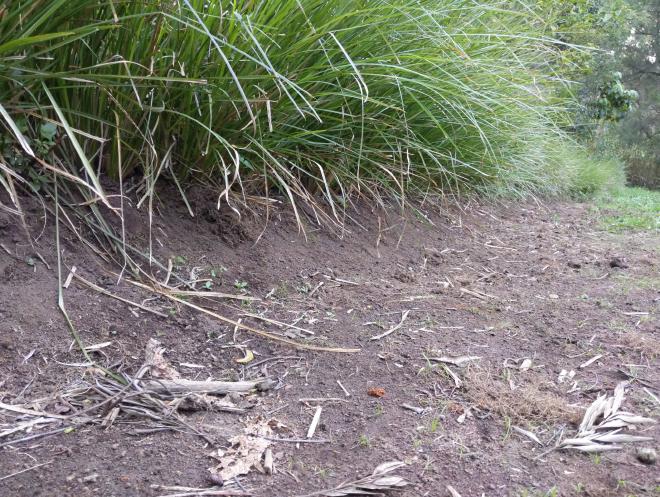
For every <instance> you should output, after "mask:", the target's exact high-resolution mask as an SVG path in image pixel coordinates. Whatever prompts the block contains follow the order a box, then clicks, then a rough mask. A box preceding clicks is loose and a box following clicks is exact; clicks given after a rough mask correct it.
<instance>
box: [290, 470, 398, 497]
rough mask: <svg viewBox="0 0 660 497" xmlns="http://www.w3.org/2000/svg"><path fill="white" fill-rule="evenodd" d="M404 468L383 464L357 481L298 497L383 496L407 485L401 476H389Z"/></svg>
mask: <svg viewBox="0 0 660 497" xmlns="http://www.w3.org/2000/svg"><path fill="white" fill-rule="evenodd" d="M402 466H405V464H404V463H402V462H400V461H390V462H385V463H383V464H381V465H380V466H378V467H377V468H376V469H374V472H373V473H372V474H370V475H369V476H366V477H364V478H361V479H359V480H355V481H351V482H347V483H342V484H341V485H339V486H337V487H335V488H330V489H327V490H319V491H318V492H313V493H311V494H307V495H304V496H299V497H314V496H325V497H344V496H346V495H383V492H386V491H389V490H394V489H396V488H401V487H405V486H406V485H409V482H408V480H406V479H405V478H403V477H401V476H397V475H390V474H389V473H391V472H392V471H394V470H396V469H399V468H401V467H402Z"/></svg>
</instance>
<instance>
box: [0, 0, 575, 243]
mask: <svg viewBox="0 0 660 497" xmlns="http://www.w3.org/2000/svg"><path fill="white" fill-rule="evenodd" d="M542 32H543V21H542V19H540V18H539V17H538V16H537V15H536V14H535V12H534V10H533V2H527V1H524V0H519V1H515V0H514V1H504V0H502V1H489V2H475V1H471V0H470V1H468V0H416V1H410V0H336V1H332V2H328V1H326V0H267V1H266V0H234V1H231V2H230V1H217V2H207V1H203V0H173V1H170V2H162V1H151V0H146V1H141V2H122V1H118V0H108V1H99V0H20V1H15V2H10V3H4V4H3V5H2V7H0V114H1V117H0V123H1V124H2V126H4V128H5V133H4V134H3V136H2V138H1V139H0V154H1V161H0V182H1V184H2V186H3V187H4V189H5V190H6V192H7V193H8V194H9V196H10V198H11V200H12V201H13V205H11V202H9V203H7V202H6V203H5V204H3V207H4V208H5V209H9V210H12V211H13V212H15V213H19V211H20V205H19V201H18V198H19V197H18V195H17V193H16V192H17V189H18V188H23V189H25V190H28V191H32V192H38V193H41V192H45V193H46V195H50V196H51V197H54V186H55V185H56V186H57V187H58V188H59V190H58V197H57V198H58V200H59V202H60V204H61V205H62V207H63V209H64V210H65V211H66V212H67V213H68V214H67V217H66V219H68V220H73V219H75V218H76V216H78V217H79V218H80V219H83V220H84V222H85V224H86V225H87V226H90V227H92V228H93V229H92V231H91V233H92V234H91V235H89V236H92V242H93V243H94V244H98V243H100V244H101V245H104V246H106V247H107V246H108V244H109V245H110V246H114V247H117V246H120V245H121V244H120V243H119V242H120V240H121V234H118V233H117V232H116V231H117V228H116V223H113V222H110V221H109V218H114V217H116V216H115V215H117V216H121V213H122V207H123V202H124V199H125V198H126V196H125V195H124V185H123V180H124V179H125V178H126V177H127V176H132V177H133V178H134V179H135V178H137V180H138V183H137V186H135V185H134V186H135V187H134V188H133V189H132V192H131V194H132V195H134V196H135V199H136V201H137V205H138V206H139V207H143V208H144V209H145V211H147V212H149V216H150V217H151V212H152V211H151V209H152V207H153V203H154V201H155V197H156V195H157V191H158V190H157V184H158V182H159V180H160V179H161V178H166V179H167V180H169V181H171V182H173V183H174V184H175V185H176V186H177V187H178V189H179V191H180V193H181V196H182V199H183V201H184V202H186V203H187V200H186V196H185V191H186V187H187V185H189V184H191V182H200V183H203V184H205V185H207V186H210V187H213V188H215V189H216V191H217V192H218V205H220V204H229V206H230V207H232V208H234V209H237V210H239V209H240V208H241V207H244V206H246V205H247V206H249V204H250V202H251V199H254V198H261V199H263V198H264V197H268V198H273V197H275V196H277V198H283V199H284V200H286V201H288V203H289V205H290V206H291V207H292V209H293V211H294V212H295V214H296V216H297V217H298V219H299V220H300V221H301V223H302V219H301V216H304V215H306V214H304V213H303V212H302V211H301V209H299V208H298V206H300V205H301V204H303V203H304V204H306V205H307V206H308V207H310V208H311V209H310V208H308V209H305V212H311V213H312V221H315V222H319V223H321V224H333V223H334V224H341V222H342V220H343V219H344V211H345V209H347V208H348V207H349V206H350V204H351V202H352V200H353V199H355V198H359V197H368V198H370V199H372V200H376V201H377V202H382V199H384V198H388V199H394V200H395V201H397V202H398V203H400V204H402V205H403V204H404V203H405V198H406V197H410V196H416V195H425V194H429V193H438V192H447V191H450V192H462V191H487V190H489V189H493V188H496V189H498V190H500V191H505V192H511V193H521V194H524V193H528V192H533V193H543V192H547V191H549V192H552V193H555V192H558V191H564V190H566V189H567V188H570V187H571V185H570V184H567V183H570V182H567V181H565V177H564V175H563V171H564V170H569V169H570V167H572V166H571V165H569V164H565V163H564V161H558V160H557V158H556V154H555V151H556V150H555V148H556V147H555V145H556V146H557V147H561V146H562V145H561V144H562V143H563V142H565V140H566V137H565V136H564V135H563V134H562V132H561V131H560V130H559V128H558V127H557V125H556V123H557V122H560V121H561V119H562V115H563V108H564V102H562V101H557V100H556V99H555V97H553V95H557V94H558V93H557V92H554V88H555V86H556V85H558V84H560V82H559V81H558V78H557V76H556V75H555V74H554V73H553V71H552V60H553V57H554V51H555V50H556V44H553V42H552V41H551V40H547V39H545V38H543V36H542ZM573 176H574V174H573V173H571V176H570V177H573ZM103 178H112V179H114V181H115V182H116V183H117V185H118V189H119V192H120V195H118V196H117V195H109V194H108V193H107V192H106V189H105V188H104V186H103V185H104V184H106V183H104V181H102V179H103ZM104 206H105V207H104ZM73 224H74V223H73V222H72V226H73ZM81 236H82V235H81ZM97 242H98V243H97ZM123 249H125V246H123V247H122V250H123Z"/></svg>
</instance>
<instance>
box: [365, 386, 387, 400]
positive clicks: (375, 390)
mask: <svg viewBox="0 0 660 497" xmlns="http://www.w3.org/2000/svg"><path fill="white" fill-rule="evenodd" d="M367 394H368V395H369V396H370V397H378V398H380V397H385V389H384V388H379V387H371V388H369V390H367Z"/></svg>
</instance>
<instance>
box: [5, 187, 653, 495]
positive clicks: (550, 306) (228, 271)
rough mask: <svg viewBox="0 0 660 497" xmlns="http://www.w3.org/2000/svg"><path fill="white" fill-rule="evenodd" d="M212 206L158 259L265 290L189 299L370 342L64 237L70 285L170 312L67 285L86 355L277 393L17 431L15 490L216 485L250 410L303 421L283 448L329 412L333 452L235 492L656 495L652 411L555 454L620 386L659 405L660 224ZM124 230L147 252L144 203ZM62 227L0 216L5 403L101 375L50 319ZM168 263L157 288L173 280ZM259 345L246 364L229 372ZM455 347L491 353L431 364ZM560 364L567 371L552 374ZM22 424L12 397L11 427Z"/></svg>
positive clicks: (508, 212) (174, 219) (278, 457)
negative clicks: (182, 297) (343, 225)
mask: <svg viewBox="0 0 660 497" xmlns="http://www.w3.org/2000/svg"><path fill="white" fill-rule="evenodd" d="M209 206H211V208H205V204H204V203H203V201H202V200H199V201H198V202H197V205H196V206H194V207H195V208H196V209H197V211H198V212H200V213H201V215H199V216H198V217H196V218H194V219H191V218H190V217H187V216H186V213H185V211H184V210H183V208H181V207H179V206H164V207H162V208H161V209H160V211H159V213H160V215H159V216H158V217H157V218H156V221H155V225H154V231H153V236H154V240H153V243H154V251H155V253H156V255H157V256H158V257H160V258H161V260H165V261H167V259H168V258H169V259H170V260H172V264H173V273H174V276H179V277H180V278H182V279H184V280H191V279H193V280H197V281H198V282H197V283H196V285H195V287H196V289H197V290H202V291H204V290H205V288H206V287H208V288H209V289H210V290H211V291H219V292H224V293H230V294H239V295H246V296H252V297H256V298H258V300H253V301H237V300H228V299H200V298H198V297H189V298H188V299H187V300H186V301H187V302H194V303H196V304H199V305H203V306H204V307H207V308H209V309H214V310H215V311H216V312H217V313H219V314H221V315H223V316H227V317H229V318H232V319H234V320H238V319H239V318H240V319H241V320H242V321H241V322H242V323H244V324H249V325H251V326H254V327H257V328H259V329H263V330H268V331H269V332H271V333H273V334H275V335H277V336H279V337H286V338H288V339H291V340H296V341H298V342H301V343H306V344H310V345H315V346H325V347H345V348H359V349H360V352H358V353H353V354H345V353H321V352H314V351H308V350H297V349H295V348H292V347H290V346H288V345H285V344H281V343H278V342H275V341H272V340H268V339H264V338H262V337H259V336H256V335H255V334H253V333H250V332H247V331H244V330H241V329H236V328H235V327H234V326H232V325H230V324H227V323H224V322H221V321H218V320H217V319H215V318H213V317H212V316H209V315H204V314H201V313H199V312H197V311H195V310H194V309H191V308H189V307H187V306H186V305H184V304H179V303H176V302H173V301H171V300H168V299H166V298H163V297H162V296H158V295H155V294H154V293H153V292H149V291H147V290H143V289H139V288H136V287H134V286H132V285H130V284H128V283H127V282H126V281H122V282H121V283H120V284H119V285H116V284H115V283H116V278H115V277H114V276H113V274H112V271H114V270H115V269H116V268H113V267H111V266H107V265H103V264H102V263H101V262H99V260H98V258H96V257H95V256H93V255H91V254H90V253H89V252H87V251H86V250H84V249H83V248H82V246H81V244H80V243H79V242H78V241H77V240H76V239H75V238H74V237H73V236H72V235H71V233H69V232H64V231H63V232H62V236H63V238H64V240H63V246H62V249H63V262H64V264H65V267H64V276H66V274H67V273H68V270H69V268H70V267H71V266H76V267H77V268H78V273H77V274H80V275H82V276H83V277H84V278H86V279H87V280H89V281H91V282H92V283H94V284H95V285H97V286H98V287H99V288H101V289H104V290H105V291H107V292H112V293H113V294H117V295H121V296H123V297H125V298H127V299H129V300H131V301H134V302H138V303H143V304H144V305H145V306H147V307H149V308H152V309H156V310H158V311H159V312H161V313H162V314H164V315H165V316H166V317H159V316H156V315H153V314H151V313H148V312H146V311H144V310H141V309H138V308H130V306H128V305H126V304H125V303H123V302H119V301H117V300H114V299H111V298H109V297H108V296H106V295H104V294H102V293H100V292H99V291H97V290H93V289H90V288H89V287H88V286H85V285H82V284H81V283H80V282H79V281H77V280H75V279H74V280H73V282H72V283H71V285H70V286H69V287H68V288H67V289H66V290H64V298H65V304H66V307H67V309H68V312H69V314H70V316H71V319H72V321H73V323H74V324H75V326H76V328H77V330H78V332H79V334H80V336H81V338H82V340H83V342H84V343H85V344H86V345H87V346H89V345H92V344H99V343H104V342H111V344H109V345H107V346H105V347H103V348H102V349H101V350H100V351H92V352H90V354H91V355H92V358H93V359H94V360H95V361H97V363H98V365H100V366H105V367H108V368H110V369H112V370H113V371H124V372H126V373H127V374H129V375H135V374H136V373H137V371H138V369H139V368H140V366H141V365H142V364H143V362H144V349H145V346H146V344H147V342H148V341H149V339H150V338H155V339H157V340H159V341H160V342H161V343H162V344H163V346H164V347H166V349H167V352H166V358H167V359H168V360H169V362H170V364H171V365H172V366H173V367H174V368H176V369H177V370H178V371H179V373H180V374H181V375H182V376H183V377H185V378H190V379H200V380H205V379H208V378H214V379H225V380H239V379H249V378H254V377H262V376H268V377H270V378H272V379H273V380H275V383H274V386H273V387H272V388H270V389H268V390H267V391H265V392H261V393H257V394H251V395H249V396H248V397H245V398H241V399H238V401H239V402H245V401H248V403H249V406H247V411H246V412H245V413H231V412H208V411H201V410H194V409H193V410H190V411H186V413H183V414H181V416H183V418H182V419H185V422H186V423H188V425H189V426H190V427H191V428H190V429H188V430H177V431H172V430H159V431H154V430H152V429H150V427H151V428H153V424H154V423H155V422H154V421H153V420H151V421H150V420H148V419H145V418H140V416H135V417H133V418H128V417H124V416H123V415H120V416H118V418H117V419H116V420H115V422H114V423H113V424H111V426H109V427H107V428H103V427H100V426H98V425H96V424H89V425H83V426H80V427H77V428H75V429H68V430H65V431H64V432H62V431H61V430H60V432H58V433H56V434H53V435H51V436H38V437H35V438H31V439H27V440H23V441H16V440H20V439H26V438H29V437H30V436H31V435H39V434H43V433H45V432H48V431H51V430H56V429H57V428H58V426H59V425H58V421H57V420H54V421H53V423H51V424H48V425H45V426H39V427H38V428H35V429H33V430H32V431H28V430H23V431H20V432H17V433H14V434H11V435H6V436H4V437H3V438H0V478H1V479H0V495H2V496H3V497H14V496H16V497H17V496H36V495H41V496H64V495H102V496H151V495H166V494H172V493H176V492H175V491H172V490H169V491H166V490H159V489H158V488H156V487H154V485H163V486H184V487H196V488H202V487H203V488H206V487H211V486H213V485H214V484H215V483H217V480H216V481H213V480H212V479H211V478H210V472H209V471H208V468H209V467H212V466H215V465H216V464H217V461H214V460H213V459H212V458H211V457H209V454H210V453H211V452H213V451H215V452H217V448H223V447H225V448H226V447H227V445H228V442H227V441H228V439H229V438H231V437H232V436H234V435H236V434H237V433H239V432H240V431H241V429H242V427H243V426H244V423H249V422H250V421H249V420H254V419H257V418H258V417H261V418H264V419H271V418H272V419H276V420H278V421H279V423H281V424H282V425H285V426H286V427H287V429H286V431H285V432H282V433H279V434H277V435H276V436H277V437H278V438H286V439H289V440H291V439H305V438H306V434H307V431H308V427H309V425H310V423H311V421H312V418H313V415H314V414H315V412H316V410H317V409H316V407H317V406H318V405H320V406H322V412H321V417H320V420H319V424H318V427H317V428H316V432H315V434H314V435H313V437H312V440H321V441H326V442H325V443H295V442H291V441H286V442H273V443H272V445H271V449H272V453H273V457H274V474H272V475H267V474H262V473H260V472H259V471H257V470H254V469H253V470H251V471H250V473H248V474H247V475H246V476H242V477H239V479H238V483H237V482H235V481H231V482H227V483H226V487H227V488H231V489H233V490H234V491H236V492H240V491H249V492H252V494H253V495H255V496H295V495H303V494H307V493H310V492H313V491H316V490H321V489H324V488H329V487H332V486H334V485H338V484H339V483H341V482H343V481H347V480H352V479H355V478H359V477H362V476H365V475H368V474H370V473H371V472H372V471H373V469H374V468H375V467H376V466H377V465H378V464H380V463H382V462H385V461H390V460H400V461H403V462H405V463H406V464H407V465H406V466H405V468H403V469H400V470H398V471H397V474H400V475H402V476H404V477H406V478H408V479H409V480H410V482H411V483H412V484H411V485H410V486H408V487H406V488H403V489H399V490H395V491H393V492H392V495H400V496H402V497H403V496H406V497H412V496H426V495H428V496H439V495H449V494H448V493H447V490H446V486H447V485H451V486H452V487H454V488H455V489H456V490H457V491H458V492H460V494H461V495H463V496H464V497H467V496H480V495H487V496H508V495H511V496H514V495H521V496H522V495H546V494H547V495H592V496H606V495H657V493H654V492H657V489H658V485H659V484H660V481H658V479H657V478H658V477H657V475H658V466H657V464H656V465H655V466H646V465H644V464H642V463H640V462H639V461H638V460H637V459H636V457H635V451H636V448H637V447H639V446H643V447H652V448H653V447H655V448H657V445H658V444H657V441H658V440H660V432H659V430H658V428H657V427H656V426H657V425H656V426H650V427H646V428H642V429H641V430H638V431H637V433H636V434H638V435H639V434H643V435H646V436H650V437H654V441H652V442H645V443H642V444H635V445H632V444H630V445H625V446H624V448H623V449H622V450H618V451H612V452H606V453H603V454H602V455H589V454H581V453H577V452H575V451H549V449H551V448H552V447H553V446H554V445H555V444H556V443H557V441H558V440H559V439H564V438H567V437H571V436H573V435H574V434H575V430H576V428H577V423H579V421H580V419H581V418H582V416H583V414H584V411H585V409H586V408H587V407H588V406H589V405H590V404H591V402H593V401H594V399H596V397H597V396H598V395H599V394H603V393H607V394H611V393H612V391H613V390H614V388H615V387H616V385H617V384H619V383H620V382H621V381H624V380H628V381H629V382H630V385H629V388H628V389H627V392H626V396H625V400H624V405H623V408H625V410H627V411H630V412H632V413H635V414H637V415H641V416H647V417H648V416H650V417H655V418H658V417H660V406H659V405H658V403H657V398H656V399H655V400H654V398H653V395H656V396H657V395H658V391H659V390H660V383H659V379H660V371H659V370H658V364H659V361H658V354H660V347H659V344H660V331H659V329H658V321H657V311H658V302H659V297H660V294H659V289H660V279H659V277H658V267H659V264H660V254H659V253H658V247H660V237H659V236H658V234H657V233H649V232H640V233H620V234H613V233H608V232H605V231H603V230H601V229H600V228H599V226H598V223H597V220H596V219H594V218H593V214H590V211H589V208H588V205H585V204H562V203H553V204H548V205H537V204H532V203H529V204H516V205H504V206H501V205H500V206H493V205H477V204H471V205H469V206H467V207H466V208H465V209H464V210H462V211H459V210H457V209H455V208H450V209H448V211H447V212H444V213H443V212H424V210H423V209H422V212H423V215H418V216H411V217H409V218H406V219H404V218H400V217H398V216H396V215H395V214H390V215H387V216H386V215H384V214H382V213H380V215H379V214H378V213H375V214H372V213H371V212H369V211H368V210H367V209H364V210H363V211H362V212H361V213H360V214H356V215H355V219H354V220H353V221H352V222H349V223H348V224H349V226H350V230H351V232H350V233H345V234H344V236H343V237H342V238H339V237H337V236H335V235H332V234H329V233H327V232H324V231H320V230H311V229H308V231H307V239H306V240H305V239H304V237H303V236H302V235H301V234H299V232H298V229H297V227H296V225H295V223H294V222H293V221H292V220H291V219H290V214H288V213H284V212H283V213H279V214H278V213H276V214H273V213H271V218H270V222H269V224H268V225H267V227H266V229H265V231H263V230H264V226H263V224H262V223H260V222H257V221H255V220H251V219H247V218H246V219H244V220H243V221H242V222H241V223H240V224H239V223H237V221H236V220H235V219H234V218H233V217H231V216H230V215H229V214H222V215H219V214H218V213H217V212H216V211H214V210H213V209H212V204H211V203H209ZM3 216H4V215H3ZM40 216H41V212H40V210H39V209H38V208H35V209H34V210H33V211H31V215H30V217H29V218H28V221H29V224H30V228H31V230H33V232H34V234H35V236H36V235H37V234H38V233H39V232H40V230H41V229H42V226H41V224H40V223H41V222H42V220H41V219H40ZM128 220H129V226H128V227H129V229H130V230H131V232H132V233H133V241H134V242H135V243H136V244H142V245H143V246H144V244H145V243H146V242H147V240H148V227H147V225H146V224H145V223H144V222H143V221H142V220H141V218H140V216H138V215H137V214H135V213H132V214H131V216H130V217H129V219H128ZM262 231H263V234H262ZM53 233H54V232H53V227H52V226H51V225H50V222H49V223H47V226H46V228H45V230H44V232H43V235H42V236H41V237H40V238H39V241H38V245H37V248H36V250H33V249H32V248H31V247H30V246H29V244H27V243H26V241H25V238H24V236H23V234H22V230H21V229H20V228H19V227H18V226H17V225H16V224H15V223H14V221H13V220H10V219H9V218H7V217H2V218H0V242H2V250H0V401H1V402H3V403H4V404H7V405H9V404H11V405H15V406H16V405H22V406H28V407H30V408H35V409H36V408H37V407H39V408H40V409H42V410H44V411H47V412H49V413H57V414H59V415H60V416H69V415H72V414H75V412H76V411H77V410H80V406H75V405H73V406H72V405H68V404H67V402H66V399H65V398H59V400H58V397H57V396H56V394H57V393H58V392H63V391H66V389H67V388H68V386H70V385H75V384H77V382H80V381H81V379H82V380H84V379H86V380H89V379H90V378H93V377H94V375H95V374H98V368H96V366H90V365H88V364H87V363H86V359H85V358H84V357H83V356H82V354H81V353H80V352H79V351H78V350H77V348H76V347H75V346H72V342H73V340H72V338H71V334H70V332H69V330H68V329H67V327H66V324H65V322H64V320H63V317H62V315H61V313H60V312H59V311H58V309H57V305H56V304H57V300H56V297H57V274H56V262H57V261H56V257H55V250H54V244H53V239H54V234H53ZM260 235H261V236H260ZM257 240H258V241H257ZM36 252H38V253H39V254H40V255H41V256H42V257H43V259H44V261H45V262H46V263H47V264H48V265H49V266H50V269H49V268H47V267H46V265H45V264H44V263H43V262H42V261H41V260H40V259H39V257H38V256H37V255H36ZM152 271H153V274H154V276H155V277H157V278H158V279H159V280H160V281H163V280H164V279H165V277H166V274H165V273H166V271H163V270H160V271H157V270H156V269H153V270H152ZM127 277H128V275H127ZM171 279H172V282H173V283H174V282H176V280H175V279H173V277H172V278H171ZM253 316H258V317H253ZM263 318H267V319H271V320H276V321H278V322H285V323H288V324H289V325H293V326H294V327H289V328H281V327H278V326H275V325H273V324H272V323H269V322H267V321H265V320H264V319H263ZM398 325H400V326H398ZM303 330H305V331H303ZM310 332H313V334H311V333H310ZM382 335H384V336H382ZM379 336H382V337H380V338H378V339H371V338H372V337H379ZM246 349H249V350H250V351H251V352H253V354H254V356H255V358H254V360H253V361H252V362H250V363H247V364H239V363H237V362H236V360H237V359H239V358H241V357H243V356H244V355H245V354H246V353H247V352H246ZM443 356H444V357H445V358H450V359H451V358H453V359H456V358H457V357H459V358H460V357H461V356H475V357H478V358H473V359H470V360H466V359H465V357H463V360H462V361H461V360H459V361H458V362H460V363H461V364H460V365H454V364H451V363H446V362H445V363H443V362H438V361H434V360H432V358H439V357H443ZM594 357H596V359H595V360H593V361H591V362H590V360H591V359H593V358H594ZM585 363H587V365H586V366H584V367H580V366H581V365H584V364H585ZM562 370H565V371H564V374H565V375H568V376H569V377H568V378H565V379H563V378H562V380H563V381H560V379H559V376H560V373H561V372H562ZM571 372H574V375H573V373H571ZM452 375H453V377H452ZM342 387H343V388H342ZM344 389H345V391H346V392H348V394H350V396H348V395H347V394H346V392H345V391H344ZM370 389H371V390H370ZM381 389H382V390H381ZM370 393H371V395H370ZM380 394H384V395H382V396H381V397H378V396H374V395H380ZM325 398H332V399H336V400H324V399H325ZM40 399H41V400H40ZM301 399H302V400H301ZM304 399H312V400H304ZM318 399H320V400H318ZM34 400H36V401H37V402H35V403H32V404H30V402H31V401H34ZM404 404H405V405H406V406H407V407H402V406H403V405H404ZM103 414H104V415H105V414H107V411H104V412H103ZM30 419H31V417H30V416H27V415H24V414H21V413H19V412H14V411H9V410H6V409H0V423H3V425H2V426H1V427H0V429H6V428H7V427H9V426H15V424H16V423H17V422H20V421H26V420H30ZM519 429H522V430H527V431H529V432H532V433H533V434H535V436H536V437H537V438H538V440H539V441H540V443H541V445H539V444H538V443H536V442H534V441H533V440H532V439H530V437H528V436H527V435H525V434H523V433H521V432H520V431H519ZM193 431H197V432H198V434H195V433H193ZM200 433H201V434H202V435H203V436H200ZM274 437H275V435H274ZM42 464H43V465H42ZM37 465H41V466H38V467H36V466H37ZM22 470H27V471H25V472H23V473H20V474H15V475H14V473H17V472H20V471H22ZM553 488H555V489H556V490H552V489H553ZM552 492H556V493H552Z"/></svg>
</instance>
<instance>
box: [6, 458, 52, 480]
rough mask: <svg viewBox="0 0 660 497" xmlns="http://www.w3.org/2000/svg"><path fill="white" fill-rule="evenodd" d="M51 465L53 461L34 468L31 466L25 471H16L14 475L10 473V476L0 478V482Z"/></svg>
mask: <svg viewBox="0 0 660 497" xmlns="http://www.w3.org/2000/svg"><path fill="white" fill-rule="evenodd" d="M52 463H53V461H48V462H43V463H41V464H37V465H35V466H31V467H29V468H26V469H22V470H21V471H16V473H12V474H10V475H6V476H3V477H2V478H0V481H2V480H6V479H7V478H11V477H12V476H17V475H20V474H21V473H27V472H28V471H32V470H33V469H37V468H40V467H41V466H46V465H47V464H52Z"/></svg>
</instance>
